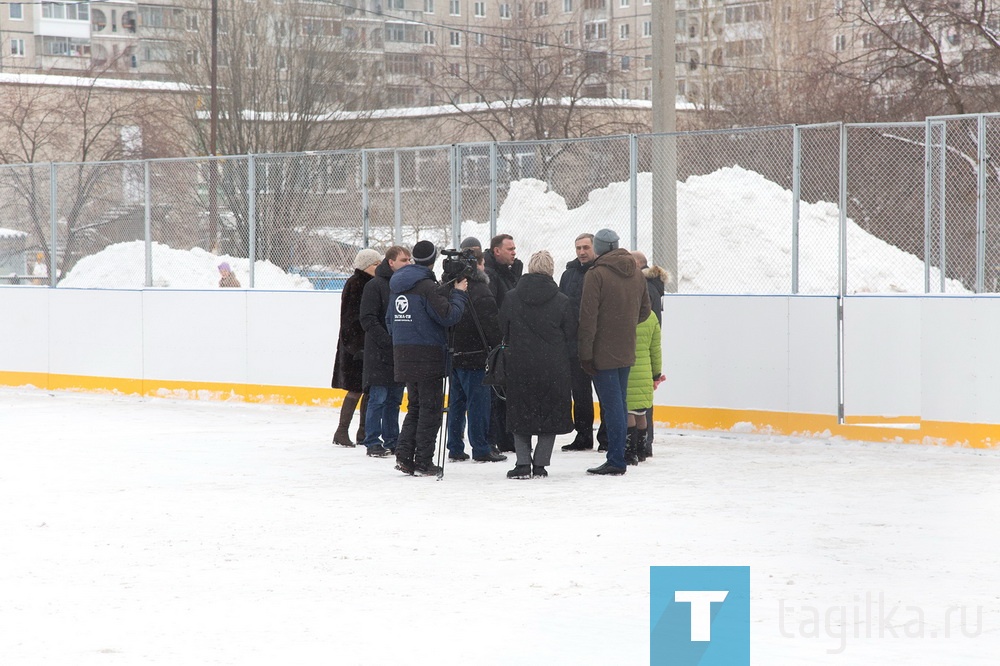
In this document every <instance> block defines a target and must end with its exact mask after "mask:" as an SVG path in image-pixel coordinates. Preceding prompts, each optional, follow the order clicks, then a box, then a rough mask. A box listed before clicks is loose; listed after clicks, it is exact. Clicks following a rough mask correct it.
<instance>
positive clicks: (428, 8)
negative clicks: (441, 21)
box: [424, 0, 434, 14]
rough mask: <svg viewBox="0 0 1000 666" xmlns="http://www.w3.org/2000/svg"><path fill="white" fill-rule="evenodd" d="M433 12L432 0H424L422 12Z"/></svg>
mask: <svg viewBox="0 0 1000 666" xmlns="http://www.w3.org/2000/svg"><path fill="white" fill-rule="evenodd" d="M433 13H434V0H424V14H433Z"/></svg>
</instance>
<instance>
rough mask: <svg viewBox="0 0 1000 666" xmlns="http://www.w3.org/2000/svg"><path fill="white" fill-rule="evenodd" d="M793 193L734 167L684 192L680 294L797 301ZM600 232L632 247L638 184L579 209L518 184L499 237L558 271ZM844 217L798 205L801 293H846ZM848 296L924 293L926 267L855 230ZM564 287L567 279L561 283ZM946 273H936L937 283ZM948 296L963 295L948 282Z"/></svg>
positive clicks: (645, 189) (612, 190) (691, 183)
mask: <svg viewBox="0 0 1000 666" xmlns="http://www.w3.org/2000/svg"><path fill="white" fill-rule="evenodd" d="M637 191H638V228H639V237H638V246H639V248H640V249H642V250H644V251H646V252H647V254H648V253H649V249H650V246H651V243H652V231H651V230H652V175H651V174H649V173H641V174H639V178H638V188H637ZM791 219H792V193H791V192H790V191H789V190H786V189H784V188H782V187H781V186H780V185H778V184H776V183H774V182H772V181H769V180H767V179H766V178H764V177H763V176H761V175H760V174H758V173H755V172H752V171H747V170H745V169H742V168H740V167H738V166H737V167H729V168H724V169H719V170H718V171H716V172H714V173H711V174H708V175H705V176H691V177H690V178H688V180H687V181H685V182H682V183H678V184H677V227H678V229H677V241H678V242H677V244H678V272H679V273H680V281H679V291H680V292H682V293H746V292H749V293H779V294H780V293H789V292H790V291H791V285H792V223H791ZM601 227H608V228H611V229H614V230H615V231H616V232H618V234H619V236H620V237H621V238H622V246H623V247H627V246H628V244H629V238H630V232H629V227H630V222H629V184H628V183H627V182H621V183H612V184H610V185H608V186H607V187H604V188H601V189H598V190H594V191H592V192H591V193H590V195H589V197H588V200H587V202H586V203H584V204H583V205H582V206H580V207H579V208H576V209H573V210H570V209H569V208H568V207H567V205H566V201H565V199H563V197H562V196H560V195H559V194H557V193H555V192H551V191H547V187H546V185H545V183H543V182H541V181H538V180H532V179H526V180H521V181H517V182H514V183H511V186H510V191H509V192H508V194H507V197H506V199H505V200H504V202H503V205H502V206H501V207H500V212H499V215H498V220H497V228H498V229H499V230H500V231H502V232H506V233H510V234H512V235H513V236H514V238H515V241H516V242H517V247H518V255H519V256H520V257H521V258H522V260H524V261H525V263H527V259H528V257H530V256H531V253H532V252H535V251H537V250H541V249H546V250H549V252H551V253H552V255H553V256H554V257H555V259H556V265H557V266H558V267H561V266H564V265H565V263H566V262H568V261H571V260H572V259H574V258H575V254H574V252H573V239H575V238H576V237H577V236H578V235H579V234H581V233H584V232H590V233H593V232H594V231H596V230H597V229H600V228H601ZM839 227H840V220H839V212H838V208H837V206H836V205H835V204H831V203H827V202H818V203H815V204H810V203H807V202H801V203H800V206H799V291H800V293H804V294H835V293H837V290H838V289H837V285H838V279H839V277H838V261H837V256H838V247H839V243H840V241H839ZM477 232H478V234H481V235H479V238H480V239H482V240H483V242H486V241H485V238H484V237H485V236H488V235H489V229H488V225H486V224H481V223H475V222H466V223H465V225H463V229H462V235H463V236H466V235H477ZM847 251H848V289H849V291H851V292H853V293H858V292H912V293H922V292H923V290H924V289H923V286H924V264H923V262H922V261H921V260H920V259H919V258H917V257H915V256H913V255H912V254H909V253H907V252H904V251H903V250H900V249H899V248H897V247H895V246H893V245H890V244H888V243H886V242H885V241H883V240H881V239H879V238H877V237H875V236H873V235H871V234H869V233H868V232H866V231H864V230H863V229H861V228H860V227H859V226H858V225H857V224H855V223H854V221H853V220H848V222H847ZM557 278H558V275H557ZM939 279H940V278H939V272H938V270H937V269H936V268H933V267H932V268H931V283H932V284H937V283H938V281H939ZM947 291H949V292H964V291H966V290H965V289H964V287H963V286H962V284H961V283H960V282H958V281H956V280H947Z"/></svg>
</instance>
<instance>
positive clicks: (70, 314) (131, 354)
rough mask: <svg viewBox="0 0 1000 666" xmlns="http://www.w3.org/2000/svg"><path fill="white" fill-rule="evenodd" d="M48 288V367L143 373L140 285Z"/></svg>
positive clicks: (91, 373)
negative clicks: (131, 288)
mask: <svg viewBox="0 0 1000 666" xmlns="http://www.w3.org/2000/svg"><path fill="white" fill-rule="evenodd" d="M48 291H49V296H48V302H49V335H48V339H49V349H48V353H49V367H48V371H49V372H50V373H53V374H57V375H86V376H94V377H135V378H138V377H141V376H142V364H143V359H142V349H143V347H142V317H141V316H140V315H141V312H142V302H143V292H142V291H138V290H135V291H126V290H113V291H112V290H107V289H50V290H48Z"/></svg>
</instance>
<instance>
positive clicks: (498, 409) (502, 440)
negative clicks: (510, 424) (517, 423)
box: [489, 390, 514, 451]
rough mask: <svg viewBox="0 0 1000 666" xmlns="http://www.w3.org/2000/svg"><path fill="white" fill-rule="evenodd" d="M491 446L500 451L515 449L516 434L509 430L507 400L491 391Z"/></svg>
mask: <svg viewBox="0 0 1000 666" xmlns="http://www.w3.org/2000/svg"><path fill="white" fill-rule="evenodd" d="M490 393H491V395H492V397H491V399H490V432H489V441H490V446H491V447H493V448H495V449H497V450H498V451H513V450H514V436H513V435H512V434H510V433H509V432H507V401H506V400H503V399H502V398H500V397H499V396H498V395H497V393H496V391H492V390H491V391H490Z"/></svg>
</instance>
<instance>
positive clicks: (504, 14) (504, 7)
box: [500, 2, 510, 19]
mask: <svg viewBox="0 0 1000 666" xmlns="http://www.w3.org/2000/svg"><path fill="white" fill-rule="evenodd" d="M500 18H502V19H509V18H510V3H509V2H501V3H500Z"/></svg>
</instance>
